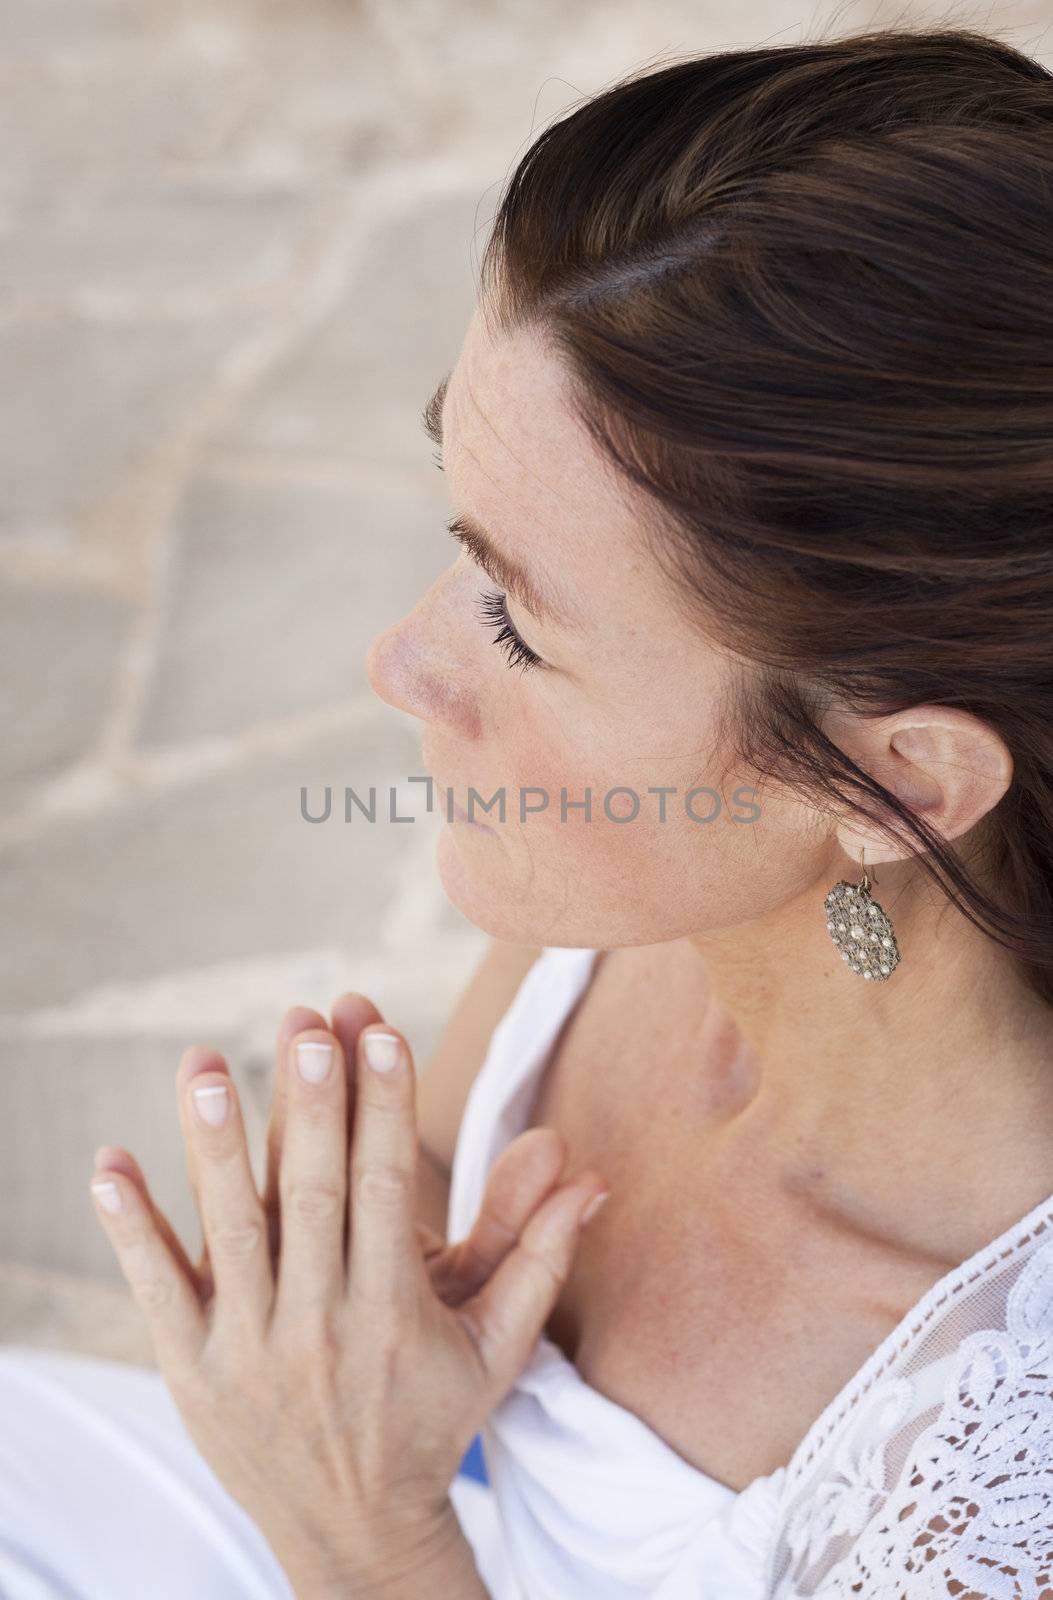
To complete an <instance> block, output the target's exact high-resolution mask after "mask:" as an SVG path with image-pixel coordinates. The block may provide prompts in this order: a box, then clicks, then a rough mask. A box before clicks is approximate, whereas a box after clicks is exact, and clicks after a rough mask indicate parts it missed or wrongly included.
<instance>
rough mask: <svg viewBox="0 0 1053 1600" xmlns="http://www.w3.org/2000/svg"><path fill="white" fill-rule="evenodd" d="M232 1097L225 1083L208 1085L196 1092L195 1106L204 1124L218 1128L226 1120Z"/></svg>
mask: <svg viewBox="0 0 1053 1600" xmlns="http://www.w3.org/2000/svg"><path fill="white" fill-rule="evenodd" d="M229 1102H230V1096H229V1095H228V1093H227V1086H226V1084H225V1083H206V1084H203V1085H202V1086H201V1088H200V1089H195V1090H194V1104H195V1105H196V1106H197V1110H198V1115H199V1116H200V1118H201V1120H202V1122H207V1123H209V1125H210V1126H211V1127H213V1128H218V1127H219V1125H220V1123H221V1122H224V1121H225V1120H226V1116H227V1106H228V1104H229Z"/></svg>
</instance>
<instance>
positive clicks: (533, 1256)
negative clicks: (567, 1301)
mask: <svg viewBox="0 0 1053 1600" xmlns="http://www.w3.org/2000/svg"><path fill="white" fill-rule="evenodd" d="M519 1247H520V1249H521V1250H522V1251H523V1254H524V1255H525V1256H527V1257H528V1258H529V1259H530V1261H531V1262H532V1264H533V1266H534V1267H535V1268H536V1269H537V1270H538V1271H539V1272H543V1273H545V1274H546V1276H547V1277H549V1278H550V1279H551V1280H552V1283H553V1285H554V1286H555V1287H556V1289H562V1287H563V1284H564V1280H565V1279H566V1277H567V1273H566V1271H565V1270H564V1268H563V1264H562V1262H560V1261H558V1260H557V1259H556V1258H555V1257H554V1256H553V1255H552V1253H551V1252H550V1251H549V1250H547V1249H545V1248H544V1247H541V1248H539V1247H538V1246H537V1245H535V1244H530V1243H528V1242H527V1241H525V1240H520V1246H519Z"/></svg>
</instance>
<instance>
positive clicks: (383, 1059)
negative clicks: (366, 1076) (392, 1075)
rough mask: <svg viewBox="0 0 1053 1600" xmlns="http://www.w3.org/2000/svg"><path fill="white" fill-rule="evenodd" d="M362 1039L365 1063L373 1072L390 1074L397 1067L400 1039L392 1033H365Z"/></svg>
mask: <svg viewBox="0 0 1053 1600" xmlns="http://www.w3.org/2000/svg"><path fill="white" fill-rule="evenodd" d="M364 1037H365V1046H364V1048H365V1052H366V1062H367V1064H368V1065H369V1066H371V1067H372V1068H373V1071H374V1072H391V1071H392V1069H393V1068H394V1067H397V1066H398V1064H399V1055H400V1054H401V1051H402V1041H401V1039H398V1038H397V1037H396V1036H395V1034H393V1033H367V1034H366V1035H365V1036H364Z"/></svg>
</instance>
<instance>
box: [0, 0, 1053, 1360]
mask: <svg viewBox="0 0 1053 1600" xmlns="http://www.w3.org/2000/svg"><path fill="white" fill-rule="evenodd" d="M1049 5H1050V0H1032V3H1029V4H1014V5H1010V6H1005V7H999V6H998V5H994V6H991V5H987V6H984V7H977V8H975V9H969V10H966V9H965V8H962V7H958V8H949V9H948V10H947V11H944V12H937V11H935V10H931V11H930V10H929V9H925V10H924V11H920V10H917V9H915V8H912V7H911V6H909V5H903V4H900V3H897V4H890V5H883V4H880V3H876V4H875V3H868V4H865V5H862V4H861V5H852V4H847V5H846V4H841V5H840V6H838V8H837V10H836V12H834V11H832V10H830V9H829V8H825V9H824V8H822V7H816V8H813V9H809V8H807V7H804V6H801V5H799V4H767V5H765V4H753V5H749V4H747V5H746V6H744V7H739V8H737V9H733V8H732V7H731V6H729V5H727V4H723V3H722V4H714V3H697V0H695V3H689V0H647V3H644V0H631V3H630V0H602V3H600V0H579V3H578V4H576V5H573V6H570V5H567V4H565V3H563V0H561V3H556V0H530V3H513V0H505V3H503V4H502V3H494V4H491V5H483V4H478V5H473V4H471V3H468V0H448V3H446V4H440V3H438V0H388V3H387V4H381V3H380V0H365V3H362V4H354V3H352V0H342V3H337V0H329V3H323V0H287V3H286V4H284V5H282V4H277V3H272V4H267V3H265V0H224V3H223V4H204V3H197V4H195V3H193V0H191V3H187V4H177V3H175V0H169V3H161V0H24V3H23V4H22V5H21V6H19V7H15V6H13V5H9V6H8V7H6V8H5V9H6V11H7V13H8V14H7V16H6V19H5V21H4V25H3V45H4V48H3V50H2V52H0V75H2V91H3V92H2V94H0V118H2V120H3V137H2V138H0V163H2V167H0V170H2V188H0V227H2V230H3V241H2V260H3V276H2V283H3V296H2V299H0V346H2V362H3V371H4V376H5V381H4V384H3V388H2V393H0V408H2V412H3V420H2V427H0V472H2V475H3V480H4V492H3V494H2V496H0V651H2V669H3V670H2V673H0V695H2V706H3V728H4V737H3V740H2V742H0V773H2V782H3V799H2V808H0V812H2V814H0V906H2V916H3V929H4V947H3V962H2V965H0V1051H2V1060H0V1340H4V1341H17V1342H19V1343H31V1344H40V1345H50V1346H58V1347H65V1348H73V1349H83V1350H86V1351H93V1352H95V1353H98V1354H104V1355H118V1356H122V1357H128V1358H131V1359H139V1360H143V1361H150V1360H151V1353H150V1346H149V1342H148V1340H147V1339H146V1335H145V1327H144V1325H143V1323H142V1321H141V1318H140V1315H139V1313H138V1311H137V1309H136V1308H135V1306H134V1305H133V1303H132V1302H131V1300H130V1297H129V1296H128V1294H127V1292H126V1290H125V1289H124V1287H123V1281H122V1280H121V1278H120V1275H119V1272H118V1269H117V1267H116V1264H115V1262H114V1259H113V1256H112V1252H111V1251H110V1248H109V1245H108V1243H107V1241H106V1239H105V1236H104V1235H103V1233H102V1230H101V1228H100V1226H99V1224H98V1222H97V1221H96V1219H95V1216H94V1212H93V1209H92V1207H91V1203H90V1200H89V1198H88V1194H87V1183H88V1178H89V1175H90V1171H91V1158H92V1152H93V1151H94V1149H95V1147H96V1145H98V1144H100V1143H115V1144H123V1145H126V1146H127V1147H128V1148H129V1149H131V1150H132V1151H133V1152H134V1153H135V1155H136V1156H137V1157H138V1158H139V1160H140V1161H141V1163H142V1165H143V1167H144V1169H145V1171H146V1174H147V1177H148V1179H149V1180H150V1182H151V1185H152V1187H153V1190H154V1193H155V1195H156V1197H157V1199H158V1201H159V1203H160V1204H161V1206H162V1207H163V1208H164V1209H165V1210H166V1211H167V1212H168V1214H169V1216H170V1217H171V1218H172V1220H173V1221H174V1223H175V1224H176V1226H177V1228H179V1230H180V1232H181V1233H182V1235H183V1237H184V1239H185V1240H186V1241H187V1242H188V1244H192V1245H193V1247H194V1248H195V1249H196V1248H197V1245H198V1243H199V1238H200V1235H199V1232H198V1227H197V1220H196V1216H195V1214H194V1213H193V1210H192V1207H191V1205H190V1202H189V1197H188V1192H187V1189H186V1184H185V1176H184V1164H183V1146H182V1141H181V1139H180V1136H179V1132H178V1125H177V1122H176V1114H175V1099H174V1074H175V1068H176V1065H177V1062H178V1059H179V1056H180V1053H181V1051H182V1050H183V1048H184V1047H185V1046H186V1045H187V1044H190V1043H193V1042H198V1041H200V1042H209V1043H213V1044H216V1045H218V1046H219V1047H220V1048H221V1049H222V1050H223V1051H224V1052H226V1053H227V1055H228V1059H229V1061H230V1063H231V1067H232V1069H233V1071H234V1072H235V1075H236V1077H237V1080H238V1082H239V1085H240V1087H241V1089H242V1093H243V1098H244V1102H245V1105H246V1107H247V1108H248V1110H249V1113H250V1117H251V1121H252V1126H253V1130H254V1137H255V1138H256V1141H257V1143H256V1151H255V1154H256V1159H257V1166H258V1165H259V1156H260V1150H261V1146H260V1142H259V1135H260V1133H261V1132H262V1127H263V1122H264V1119H265V1115H266V1107H267V1104H268V1102H269V1092H270V1091H269V1080H270V1073H271V1064H272V1049H273V1037H274V1030H275V1027H276V1025H277V1022H278V1020H279V1018H280V1016H281V1014H282V1012H283V1011H284V1010H285V1008H286V1007H287V1006H289V1005H291V1004H293V1003H294V1002H304V1003H307V1004H313V1005H316V1006H318V1007H319V1008H321V1009H323V1010H326V1009H327V1008H328V1006H329V1003H330V1001H331V1000H332V999H333V997H334V996H335V995H336V994H338V993H339V992H340V991H341V990H343V989H347V988H356V989H361V990H364V991H365V992H366V993H368V994H369V995H370V996H371V997H372V998H373V999H374V1000H375V1001H376V1002H377V1004H378V1005H379V1006H380V1007H381V1009H382V1010H383V1011H384V1013H385V1014H386V1015H387V1016H388V1017H389V1018H390V1020H391V1021H393V1022H394V1023H396V1024H397V1025H398V1026H399V1027H400V1028H402V1029H403V1030H405V1031H406V1033H407V1034H408V1036H409V1038H410V1039H411V1042H412V1043H413V1044H414V1047H415V1051H416V1054H417V1058H418V1063H420V1062H422V1061H424V1060H425V1059H426V1057H427V1054H428V1051H429V1049H430V1048H431V1046H432V1045H433V1044H434V1041H435V1039H436V1038H437V1035H438V1032H439V1030H440V1027H441V1023H442V1020H443V1018H444V1016H445V1015H446V1013H447V1012H448V1010H449V1008H450V1005H451V1003H452V1001H453V999H454V997H455V996H456V994H457V992H458V990H459V988H460V987H461V985H462V984H463V982H464V980H465V978H466V976H467V974H468V972H469V970H470V968H471V967H472V966H473V965H474V963H475V961H476V959H477V958H478V956H479V954H480V953H481V951H482V949H483V948H484V945H485V942H486V941H485V936H484V935H483V934H482V933H481V932H480V931H479V930H478V929H477V928H475V927H473V926H472V925H471V924H469V923H467V922H466V921H465V919H464V918H463V917H461V916H460V914H459V913H458V912H456V911H455V910H454V909H453V908H452V907H450V905H449V904H448V903H447V902H446V900H445V898H444V896H443V893H442V890H441V887H440V885H439V883H438V880H437V878H436V875H435V871H434V866H433V858H434V845H435V839H436V836H437V833H438V830H439V827H440V826H441V824H440V822H439V821H438V819H436V818H431V819H428V818H425V817H423V816H422V817H421V818H420V820H419V821H418V822H416V823H414V824H411V825H408V826H402V827H399V826H394V825H391V824H386V823H377V824H376V825H375V826H372V827H370V826H369V825H367V824H365V823H363V822H362V821H361V819H360V818H359V819H356V821H355V822H352V823H351V824H350V825H345V824H344V823H343V822H342V821H341V820H340V817H341V809H340V795H341V793H342V789H343V786H344V784H351V785H353V786H354V787H356V788H357V789H358V790H359V791H360V792H362V793H366V792H367V791H368V788H369V786H370V785H371V784H375V785H376V786H377V788H378V791H379V794H380V796H381V797H382V798H383V797H384V796H385V795H386V793H387V788H388V785H390V784H392V783H395V784H397V785H398V786H399V789H400V793H401V794H402V795H403V796H404V803H403V804H402V806H401V809H402V811H403V813H405V814H409V813H411V812H412V813H420V812H421V810H422V807H421V803H420V793H419V790H411V789H410V788H409V786H408V785H406V782H405V780H406V778H407V776H408V775H409V774H411V773H415V772H419V771H420V770H421V768H420V756H419V751H420V724H419V723H418V722H417V721H416V720H415V719H413V718H411V717H409V716H408V715H404V714H401V713H398V712H395V711H393V710H392V709H391V708H389V707H388V706H387V705H385V704H384V703H383V702H381V701H379V700H378V699H377V698H376V696H375V695H374V694H373V692H372V691H371V689H370V688H369V685H368V683H367V681H366V678H365V673H364V670H363V656H364V653H365V650H366V648H367V646H368V644H369V642H370V640H371V639H372V638H373V636H374V635H375V634H376V633H377V632H378V631H380V629H382V628H383V627H386V626H387V625H388V624H389V623H390V622H392V621H393V620H395V619H396V618H397V617H399V616H400V615H402V613H403V612H404V611H405V610H406V609H407V608H408V607H410V606H411V605H412V604H413V602H414V601H415V599H416V598H417V597H418V595H419V594H420V593H421V592H423V590H424V589H425V588H426V587H427V585H428V584H429V583H430V582H431V580H432V579H433V578H434V577H435V576H436V575H437V574H438V573H439V572H440V571H441V570H442V568H443V567H444V566H445V565H446V564H447V563H448V562H449V560H451V559H452V555H451V552H450V548H449V540H448V538H447V537H446V535H445V534H444V532H443V528H442V519H443V517H444V516H445V515H447V514H448V509H449V508H448V506H447V502H446V498H445V495H444V492H443V487H442V480H441V478H440V477H439V475H438V474H437V472H436V471H435V469H434V466H433V465H432V447H431V446H430V445H429V444H428V443H427V441H426V440H425V438H424V436H423V433H422V432H421V429H420V423H419V413H420V410H421V408H422V406H423V404H424V401H425V399H426V398H427V396H428V394H430V392H431V389H432V388H433V387H434V385H435V383H436V382H437V380H438V378H439V377H440V376H441V375H442V374H443V373H444V372H445V371H446V370H447V369H448V368H449V367H450V366H451V365H452V363H453V361H454V360H455V358H456V355H457V351H458V349H459V347H460V342H461V338H462V335H463V330H464V326H465V323H466V322H467V319H468V317H469V315H470V312H471V308H472V305H473V303H474V298H475V286H476V281H477V280H476V271H477V264H478V259H479V256H480V254H481V250H482V246H483V244H484V242H485V238H486V236H487V232H488V223H489V219H490V216H491V215H492V209H493V205H494V203H495V201H496V198H497V194H498V191H499V188H500V184H501V182H502V180H503V179H504V177H505V175H506V173H507V171H508V170H509V168H510V167H511V165H512V163H513V162H514V161H515V159H516V158H517V157H518V156H519V155H520V154H521V153H522V152H523V150H524V149H525V148H526V146H527V144H528V143H529V140H530V138H531V135H532V132H536V131H538V130H539V129H540V128H541V127H542V126H543V125H544V124H545V123H546V122H547V121H548V120H549V119H550V118H552V117H553V116H555V115H556V114H558V113H559V112H560V111H561V110H562V109H565V108H568V107H569V106H570V105H571V104H572V103H573V102H574V101H575V100H576V99H577V97H578V96H580V95H587V94H591V93H594V92H596V91H597V90H598V89H600V88H602V87H603V86H604V84H605V83H607V82H609V81H610V80H611V79H613V78H616V77H618V76H620V75H622V74H624V73H627V72H629V71H631V70H634V69H637V68H641V67H646V66H647V65H650V64H654V65H658V64H659V63H660V62H661V61H663V60H666V59H669V58H671V57H672V56H674V55H677V54H681V53H694V52H696V51H702V50H713V49H727V48H733V47H739V46H749V45H755V44H759V43H761V42H765V41H768V42H774V43H782V44H793V43H797V42H801V41H802V40H804V39H806V38H816V37H819V36H820V35H826V36H834V35H836V34H838V33H843V32H850V31H856V30H857V29H859V28H862V27H873V26H879V25H882V24H887V25H894V24H896V23H897V22H901V21H904V20H910V21H912V22H914V21H918V20H921V21H927V22H929V23H930V25H936V24H939V23H948V22H959V23H962V24H964V25H974V26H976V27H978V28H980V29H981V30H982V31H988V32H997V33H999V34H1000V35H1001V36H1002V37H1004V38H1005V39H1007V41H1008V42H1010V43H1012V44H1015V45H1017V46H1018V47H1019V48H1022V49H1025V50H1028V51H1029V52H1030V53H1032V54H1034V55H1038V56H1039V57H1040V58H1043V59H1048V55H1046V56H1044V55H1043V52H1044V51H1046V50H1047V47H1048V46H1049V44H1050V41H1049V38H1048V34H1049V31H1050V29H1049V25H1050V21H1051V20H1053V19H1051V16H1050V10H1049ZM327 783H328V784H330V785H332V786H333V788H334V790H335V791H336V795H335V815H334V819H333V820H331V821H330V822H329V823H327V824H323V825H320V826H314V827H312V826H310V825H309V824H307V823H305V822H304V821H303V820H302V819H301V818H300V815H299V798H300V787H301V785H310V786H311V788H312V794H313V795H314V796H316V797H319V798H320V796H321V789H322V786H323V785H325V784H327Z"/></svg>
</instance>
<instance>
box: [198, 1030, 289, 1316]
mask: <svg viewBox="0 0 1053 1600" xmlns="http://www.w3.org/2000/svg"><path fill="white" fill-rule="evenodd" d="M176 1089H177V1103H178V1106H179V1119H180V1123H181V1125H182V1129H183V1138H184V1139H185V1141H186V1143H187V1147H188V1149H193V1152H194V1157H193V1159H194V1165H195V1168H196V1171H197V1174H198V1186H199V1193H198V1210H199V1213H200V1216H201V1230H202V1233H203V1235H204V1239H205V1243H206V1245H207V1248H208V1255H209V1260H210V1263H211V1267H212V1276H213V1278H214V1280H215V1295H216V1306H215V1315H216V1316H217V1318H221V1319H222V1320H223V1321H229V1322H232V1323H236V1324H237V1325H238V1326H239V1327H241V1328H245V1329H249V1330H251V1331H252V1332H254V1333H257V1334H258V1333H261V1332H262V1331H263V1330H264V1328H265V1327H266V1323H267V1319H268V1318H269V1315H270V1309H271V1304H272V1301H273V1296H274V1277H273V1273H272V1269H271V1261H270V1253H269V1251H268V1248H267V1229H266V1225H265V1220H264V1215H263V1206H262V1203H261V1201H260V1197H259V1194H258V1193H257V1191H256V1180H255V1177H254V1175H253V1171H252V1163H251V1161H250V1160H249V1150H248V1144H247V1142H246V1138H245V1124H244V1122H243V1120H242V1115H241V1107H240V1105H239V1103H238V1095H237V1091H236V1089H235V1087H234V1082H233V1079H232V1078H231V1076H230V1073H229V1072H228V1071H227V1070H226V1063H225V1061H224V1060H223V1057H222V1056H221V1055H220V1054H219V1052H218V1051H216V1050H212V1049H210V1048H209V1047H208V1046H205V1045H191V1046H190V1048H189V1049H188V1050H184V1052H183V1055H182V1058H181V1060H180V1063H179V1070H178V1072H177V1074H176Z"/></svg>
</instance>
